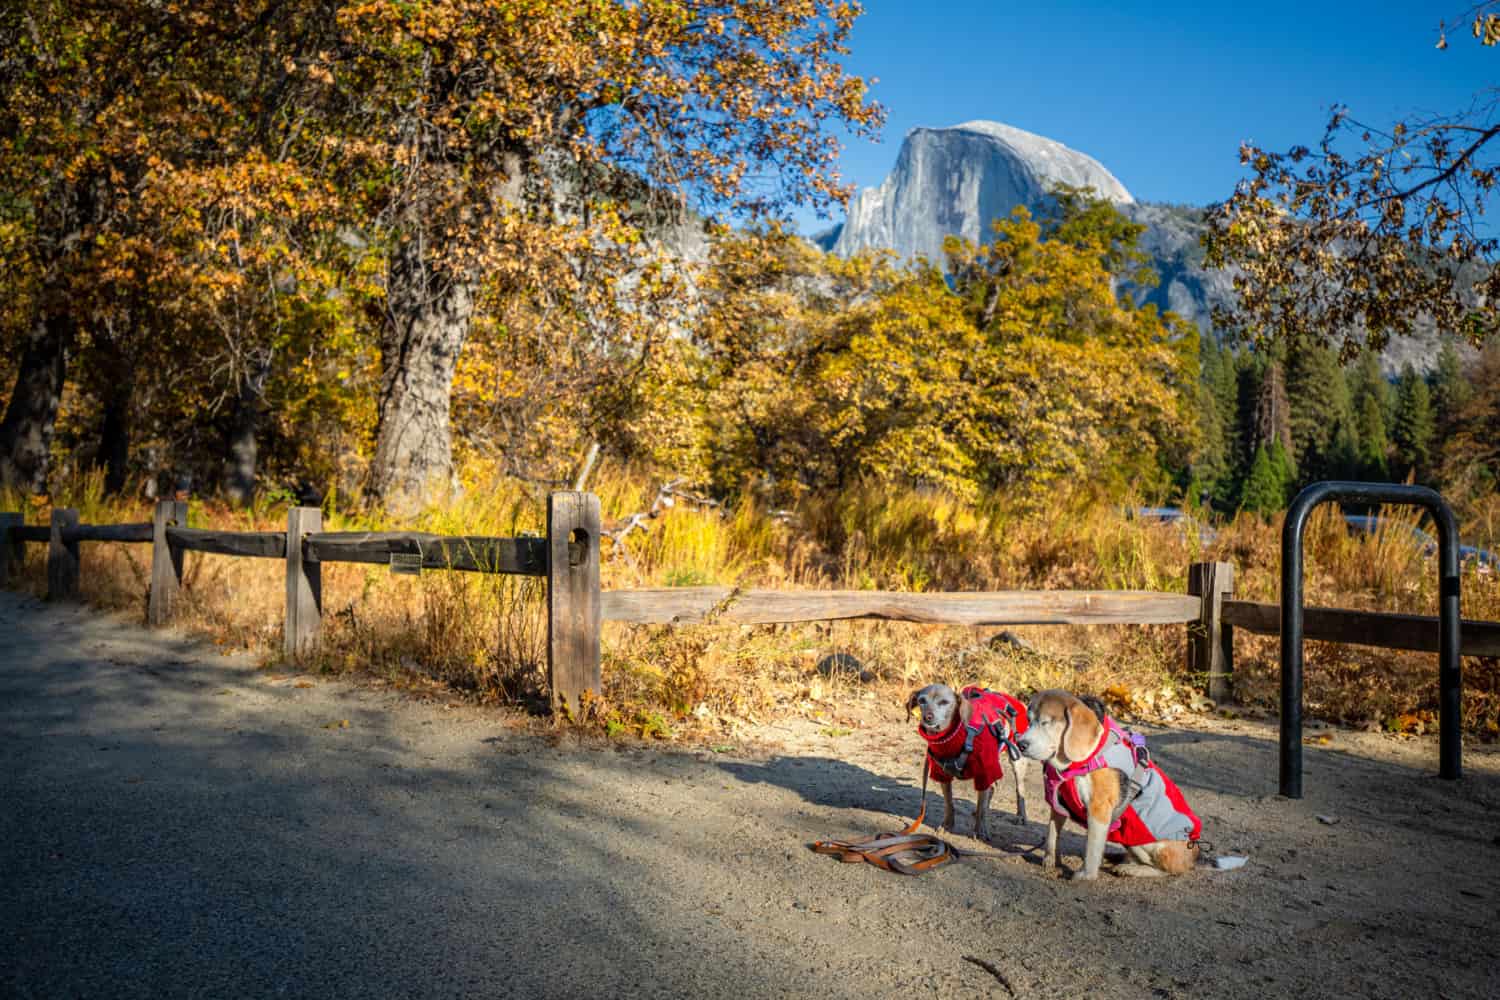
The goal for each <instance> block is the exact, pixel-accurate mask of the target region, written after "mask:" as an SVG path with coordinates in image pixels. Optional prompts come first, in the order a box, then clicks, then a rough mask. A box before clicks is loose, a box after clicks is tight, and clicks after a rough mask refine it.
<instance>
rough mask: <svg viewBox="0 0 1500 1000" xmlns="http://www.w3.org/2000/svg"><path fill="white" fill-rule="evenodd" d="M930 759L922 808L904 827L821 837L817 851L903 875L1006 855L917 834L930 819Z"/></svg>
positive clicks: (813, 845)
mask: <svg viewBox="0 0 1500 1000" xmlns="http://www.w3.org/2000/svg"><path fill="white" fill-rule="evenodd" d="M927 775H928V771H927V758H926V756H923V758H922V808H920V809H918V810H917V818H916V819H914V820H912V821H911V823H910V824H908V825H907V827H906V828H905V829H904V830H898V831H894V832H889V833H876V834H872V835H871V836H868V837H860V838H859V839H857V840H818V841H814V842H813V843H811V844H809V845H808V847H810V848H811V849H812V850H813V851H814V852H816V853H818V854H831V855H833V856H834V857H837V858H838V859H839V860H840V861H842V862H844V863H845V864H856V863H858V862H860V861H865V862H868V863H869V864H872V865H874V866H875V867H877V868H883V869H885V870H886V871H891V872H897V873H899V874H901V875H921V874H922V873H923V872H929V871H931V870H932V869H934V868H937V867H938V866H939V865H945V864H947V863H948V862H950V861H954V860H956V859H958V858H960V857H973V858H1003V857H1006V856H1007V855H1006V854H1005V853H1002V852H1000V851H970V850H967V849H965V848H962V847H954V846H953V845H952V844H950V843H948V842H947V841H946V840H944V839H942V838H941V837H937V836H934V835H932V834H930V833H918V832H917V831H918V830H920V829H921V828H922V822H923V820H925V819H926V818H927Z"/></svg>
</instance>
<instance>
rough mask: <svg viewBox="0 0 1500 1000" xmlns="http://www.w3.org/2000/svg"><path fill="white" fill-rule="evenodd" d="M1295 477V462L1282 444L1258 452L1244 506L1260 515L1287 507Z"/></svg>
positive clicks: (1243, 502) (1277, 443)
mask: <svg viewBox="0 0 1500 1000" xmlns="http://www.w3.org/2000/svg"><path fill="white" fill-rule="evenodd" d="M1294 478H1295V476H1294V473H1293V471H1292V465H1291V460H1290V459H1289V458H1288V457H1287V453H1286V449H1285V448H1284V447H1282V444H1281V442H1280V441H1272V442H1271V444H1270V445H1269V446H1267V445H1261V446H1260V447H1258V448H1256V449H1255V458H1254V460H1253V461H1252V462H1251V463H1250V475H1249V476H1248V477H1247V478H1246V480H1245V489H1244V495H1243V498H1242V500H1241V501H1240V507H1241V509H1243V510H1248V511H1251V512H1252V513H1256V514H1266V515H1269V514H1274V513H1276V512H1277V511H1279V510H1281V509H1282V508H1283V507H1285V506H1286V501H1287V491H1288V489H1289V487H1290V486H1291V484H1292V482H1293V479H1294Z"/></svg>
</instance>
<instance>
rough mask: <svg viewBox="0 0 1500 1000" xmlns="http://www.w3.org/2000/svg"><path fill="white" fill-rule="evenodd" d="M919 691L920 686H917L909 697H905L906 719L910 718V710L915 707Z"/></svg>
mask: <svg viewBox="0 0 1500 1000" xmlns="http://www.w3.org/2000/svg"><path fill="white" fill-rule="evenodd" d="M921 693H922V689H921V688H917V689H916V690H915V691H913V692H912V693H911V697H910V698H908V699H906V717H907V718H908V719H909V718H911V713H912V710H913V709H915V708H916V707H917V696H918V695H920V694H921Z"/></svg>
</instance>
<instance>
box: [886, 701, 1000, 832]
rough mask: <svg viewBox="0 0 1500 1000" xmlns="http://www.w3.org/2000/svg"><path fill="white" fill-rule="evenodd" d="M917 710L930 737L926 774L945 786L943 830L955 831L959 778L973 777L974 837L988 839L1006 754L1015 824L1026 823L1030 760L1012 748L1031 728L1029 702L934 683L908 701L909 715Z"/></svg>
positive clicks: (920, 723) (919, 730)
mask: <svg viewBox="0 0 1500 1000" xmlns="http://www.w3.org/2000/svg"><path fill="white" fill-rule="evenodd" d="M913 709H916V710H918V711H919V712H920V718H919V720H918V722H917V733H918V734H919V735H920V736H921V737H922V738H923V739H924V740H926V741H927V775H928V777H930V778H931V779H932V780H933V781H936V782H937V783H938V784H940V785H941V786H942V788H943V823H942V827H941V829H944V830H952V829H953V781H954V779H955V778H957V779H959V780H962V781H972V782H973V783H974V836H976V837H979V838H981V839H983V840H989V838H990V833H989V808H990V797H991V795H992V794H993V786H994V785H995V783H996V782H998V781H999V780H1000V778H1001V777H1002V776H1003V775H1004V773H1005V770H1004V767H1003V765H1002V758H1004V757H1008V758H1009V759H1010V760H1011V761H1013V763H1014V770H1015V776H1016V815H1015V819H1014V822H1016V823H1025V822H1026V795H1025V793H1024V791H1023V790H1022V780H1023V779H1024V778H1025V772H1026V758H1024V757H1022V756H1021V755H1020V752H1019V751H1018V750H1012V749H1011V748H1013V747H1014V745H1015V744H1014V741H1015V737H1016V736H1017V734H1019V733H1024V732H1025V731H1026V725H1027V723H1026V706H1025V705H1023V704H1022V703H1021V702H1020V701H1019V700H1018V699H1016V698H1013V697H1011V696H1010V695H1008V694H1003V693H1001V692H998V691H986V690H985V689H984V688H981V687H973V686H971V687H966V688H964V690H963V693H962V694H961V695H958V694H955V693H954V691H953V689H952V688H951V687H949V686H948V685H946V684H929V685H927V686H926V687H924V688H920V689H918V690H916V691H913V692H912V694H911V697H910V698H908V699H907V701H906V713H907V715H908V716H910V715H911V713H912V710H913Z"/></svg>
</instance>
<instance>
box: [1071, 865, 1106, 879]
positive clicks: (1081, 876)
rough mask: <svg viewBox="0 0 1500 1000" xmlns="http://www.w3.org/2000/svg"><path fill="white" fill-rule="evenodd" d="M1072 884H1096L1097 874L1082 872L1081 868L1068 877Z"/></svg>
mask: <svg viewBox="0 0 1500 1000" xmlns="http://www.w3.org/2000/svg"><path fill="white" fill-rule="evenodd" d="M1068 878H1069V880H1071V881H1073V882H1096V881H1098V879H1099V873H1098V872H1090V871H1084V870H1083V869H1082V868H1080V869H1078V870H1077V871H1075V872H1073V873H1072V874H1071V875H1069V876H1068Z"/></svg>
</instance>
